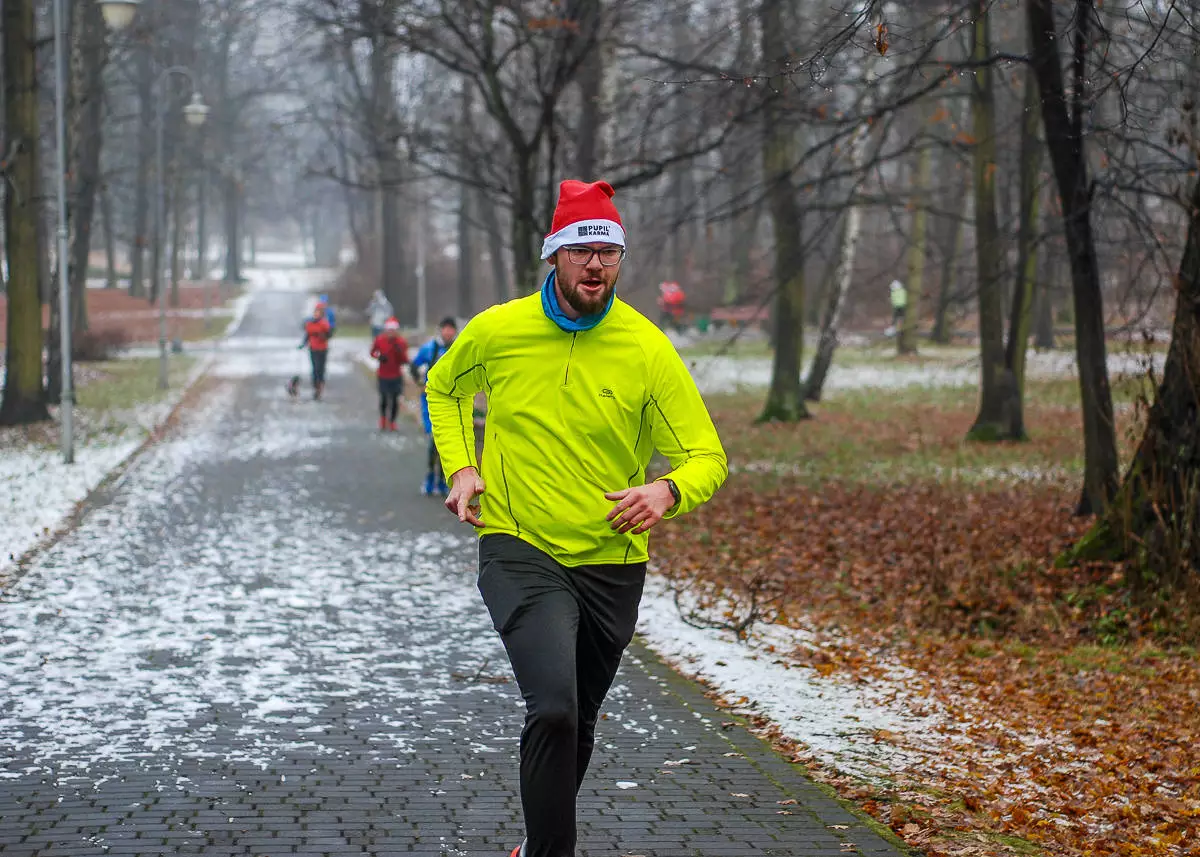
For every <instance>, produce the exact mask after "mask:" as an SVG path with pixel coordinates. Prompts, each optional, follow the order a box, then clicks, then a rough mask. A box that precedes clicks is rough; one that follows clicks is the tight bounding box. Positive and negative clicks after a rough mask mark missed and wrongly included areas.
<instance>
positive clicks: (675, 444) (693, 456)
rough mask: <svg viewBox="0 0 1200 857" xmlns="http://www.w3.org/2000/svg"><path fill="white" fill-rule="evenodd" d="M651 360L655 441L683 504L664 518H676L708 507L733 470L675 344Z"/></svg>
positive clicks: (664, 343)
mask: <svg viewBox="0 0 1200 857" xmlns="http://www.w3.org/2000/svg"><path fill="white" fill-rule="evenodd" d="M648 356H649V357H650V360H651V367H650V380H651V386H650V407H649V419H650V430H651V437H652V438H653V440H654V446H655V447H656V448H657V449H658V451H659V452H661V453H662V454H663V455H665V456H666V457H667V459H668V460H669V461H670V462H671V467H672V470H671V472H670V473H668V474H666V476H664V477H662V478H668V477H669V478H670V479H671V480H672V481H674V483H675V485H676V487H677V488H679V503H678V504H677V505H676V506H675V507H674V508H672V509H671V510H670V511H669V512H667V514H666V515H665V516H664V517H667V518H673V517H675V516H676V515H682V514H683V513H684V512H690V511H691V510H692V509H694V508H696V507H697V506H699V505H700V504H701V503H704V502H707V501H708V499H709V498H710V497H712V495H713V494H714V493H716V490H717V489H718V488H720V487H721V483H722V482H724V481H725V477H726V476H728V475H729V466H728V464H727V462H726V459H725V450H724V448H723V447H722V446H721V438H720V437H719V436H718V435H717V428H716V426H714V425H713V421H712V417H710V416H709V414H708V408H707V407H705V405H704V399H703V398H701V396H700V391H699V390H698V389H697V388H696V382H695V381H694V380H693V379H692V376H691V373H689V372H688V370H687V366H685V365H684V363H683V360H682V359H680V357H679V354H678V353H676V351H675V348H674V347H673V346H672V345H671V344H670V341H669V340H667V339H666V338H665V337H664V338H663V339H662V344H661V346H660V347H659V348H658V349H657V350H655V351H651V352H650V354H649V355H648Z"/></svg>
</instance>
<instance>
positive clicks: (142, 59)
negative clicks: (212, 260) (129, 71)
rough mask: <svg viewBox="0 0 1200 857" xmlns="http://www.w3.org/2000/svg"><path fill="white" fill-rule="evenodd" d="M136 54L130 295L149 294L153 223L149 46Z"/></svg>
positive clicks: (152, 147)
mask: <svg viewBox="0 0 1200 857" xmlns="http://www.w3.org/2000/svg"><path fill="white" fill-rule="evenodd" d="M135 53H136V54H137V61H136V66H137V93H138V104H139V107H140V111H141V121H140V122H139V124H138V158H137V184H136V186H135V191H134V197H135V199H134V206H133V246H132V247H130V248H129V249H130V272H129V294H130V296H131V297H135V298H144V297H145V296H146V280H145V278H146V270H145V267H146V244H147V243H148V241H147V236H146V231H147V229H149V223H150V166H151V164H153V163H154V98H153V93H152V92H151V89H152V87H153V85H154V81H153V68H152V67H151V58H150V48H149V47H148V46H146V45H140V46H138V47H137V48H136V49H135Z"/></svg>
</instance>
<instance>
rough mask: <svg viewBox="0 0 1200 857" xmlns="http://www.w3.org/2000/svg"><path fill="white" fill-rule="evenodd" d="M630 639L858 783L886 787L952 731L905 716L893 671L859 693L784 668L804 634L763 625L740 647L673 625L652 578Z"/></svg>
mask: <svg viewBox="0 0 1200 857" xmlns="http://www.w3.org/2000/svg"><path fill="white" fill-rule="evenodd" d="M638 633H639V634H641V635H642V636H643V637H644V638H645V640H646V642H647V644H648V645H649V646H650V647H651V648H652V649H654V650H655V651H656V652H658V654H659V655H660V656H662V657H663V658H664V659H665V660H667V662H668V663H670V664H672V665H673V666H674V667H675V668H676V669H677V670H679V671H680V672H681V673H683V674H684V675H686V676H688V677H690V678H698V679H702V680H704V681H706V682H708V683H709V684H710V685H711V686H712V687H714V688H715V689H716V690H717V691H719V692H720V693H721V695H722V696H723V697H725V698H726V699H730V700H734V699H739V698H741V697H745V698H747V699H749V700H751V701H752V702H751V703H750V704H749V706H748V707H744V708H742V709H741V710H742V711H743V712H744V713H751V712H752V713H755V714H759V715H762V716H764V717H767V718H769V719H770V720H772V721H773V722H774V723H776V724H777V725H778V726H779V727H780V729H781V730H782V731H783V733H784V734H785V735H787V736H788V737H789V738H792V739H794V740H797V741H800V742H801V743H803V744H805V745H806V746H807V747H809V748H810V749H812V750H813V752H814V753H816V754H817V755H818V757H819V758H821V760H822V761H823V762H825V763H827V764H829V765H830V766H832V767H833V768H835V769H837V770H840V771H843V772H845V773H848V774H851V775H854V776H858V777H861V778H864V779H870V780H877V779H880V778H885V777H887V776H888V775H889V774H890V773H893V772H895V771H896V770H897V769H898V768H900V767H905V766H908V765H912V764H916V763H917V762H919V761H920V760H921V759H923V758H925V757H926V753H927V752H930V751H932V750H933V749H934V747H933V743H932V742H933V741H934V740H936V738H935V736H939V735H940V736H944V735H945V729H946V725H947V724H948V723H949V721H950V718H948V717H947V716H945V715H944V714H942V713H938V712H935V713H931V714H929V715H926V716H916V715H915V714H913V711H914V710H917V708H918V704H917V701H916V699H915V697H911V696H910V695H909V694H908V693H907V692H906V690H905V687H906V683H907V681H908V679H909V677H910V674H909V673H908V672H907V671H906V670H905V669H903V668H902V667H900V666H895V667H893V668H891V669H890V670H888V672H887V679H886V680H885V681H883V682H880V683H873V684H870V685H867V684H862V683H857V684H851V683H849V682H846V681H843V680H841V679H838V678H835V677H822V676H820V675H819V674H817V673H816V672H815V671H814V670H812V669H810V668H807V667H803V666H792V665H790V664H789V662H788V653H790V652H792V651H793V650H794V649H795V648H796V647H797V646H800V645H808V646H811V645H814V643H813V640H812V638H811V636H810V635H808V634H806V633H805V632H804V631H803V630H800V629H795V628H787V627H783V626H780V625H763V626H759V627H758V628H756V629H755V630H754V632H753V633H752V634H751V636H750V639H749V640H748V641H746V642H739V641H738V640H737V639H736V637H735V635H734V634H733V633H732V632H729V631H720V630H714V629H702V628H696V627H693V626H692V625H689V624H687V623H686V622H684V620H683V619H682V617H681V616H680V615H679V609H678V607H677V606H676V604H675V599H674V596H673V594H672V590H671V587H670V584H669V583H668V582H667V581H666V580H665V579H664V578H662V577H658V576H655V575H653V574H652V575H651V576H650V577H649V578H648V579H647V581H646V589H645V594H644V596H643V598H642V606H641V610H640V615H639V619H638ZM919 705H920V707H922V708H926V709H928V708H929V707H930V702H929V700H927V699H925V698H921V699H920V700H919ZM735 710H736V709H735ZM935 726H941V727H942V729H943V731H942V732H941V733H937V732H935V730H934V727H935ZM880 730H884V731H886V732H889V733H893V734H895V735H898V736H902V743H903V744H904V745H905V747H900V746H897V745H896V744H893V743H885V742H880V741H877V740H876V739H875V735H876V733H878V732H879V731H880ZM926 736H928V737H926ZM942 740H944V737H942ZM907 748H912V749H907Z"/></svg>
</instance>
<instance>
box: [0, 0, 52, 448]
mask: <svg viewBox="0 0 1200 857" xmlns="http://www.w3.org/2000/svg"><path fill="white" fill-rule="evenodd" d="M3 21H4V106H5V115H4V127H5V136H6V138H7V142H8V151H7V152H6V153H5V155H4V178H5V179H6V180H7V183H8V188H7V193H6V194H5V196H4V227H5V236H4V249H5V251H6V253H7V256H8V281H7V283H8V289H7V294H8V322H7V324H8V327H7V331H6V337H5V361H4V362H5V380H4V398H3V400H2V401H0V425H17V424H21V423H31V422H38V421H39V420H45V419H49V417H50V414H49V412H48V411H47V410H46V403H45V401H44V399H43V388H42V307H41V301H40V295H39V282H38V268H39V259H40V258H41V254H42V248H41V245H40V242H39V240H38V230H37V221H38V219H39V212H38V200H39V198H40V195H39V192H38V177H39V171H38V163H39V158H38V132H39V128H38V96H37V93H38V85H37V73H36V70H35V66H34V46H35V44H36V42H37V31H36V29H35V27H34V10H33V0H5V2H4V11H3Z"/></svg>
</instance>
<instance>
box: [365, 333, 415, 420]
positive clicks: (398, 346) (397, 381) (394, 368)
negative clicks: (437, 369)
mask: <svg viewBox="0 0 1200 857" xmlns="http://www.w3.org/2000/svg"><path fill="white" fill-rule="evenodd" d="M371 356H372V357H374V358H375V359H376V360H378V361H379V368H377V369H376V370H375V377H376V378H377V379H378V381H379V430H380V431H384V430H388V431H395V430H396V412H397V411H398V410H399V409H400V396H402V395H403V394H404V375H403V373H402V371H401V370H403V369H404V367H405V366H406V365H407V364H408V343H407V342H406V341H405V339H404V337H403V336H401V335H400V322H398V321H396V319H394V318H389V319H388V320H387V321H386V322H384V324H383V333H381V334H379V336H377V337H375V343H374V344H373V345H372V346H371Z"/></svg>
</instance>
